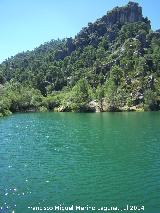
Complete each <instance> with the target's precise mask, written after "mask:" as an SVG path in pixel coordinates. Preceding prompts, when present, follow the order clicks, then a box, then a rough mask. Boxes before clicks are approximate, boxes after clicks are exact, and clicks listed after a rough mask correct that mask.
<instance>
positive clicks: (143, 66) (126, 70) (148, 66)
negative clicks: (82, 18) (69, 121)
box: [0, 2, 160, 116]
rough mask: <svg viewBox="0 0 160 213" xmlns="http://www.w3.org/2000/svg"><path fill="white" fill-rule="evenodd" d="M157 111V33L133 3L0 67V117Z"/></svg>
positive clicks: (159, 101)
mask: <svg viewBox="0 0 160 213" xmlns="http://www.w3.org/2000/svg"><path fill="white" fill-rule="evenodd" d="M62 30H63V29H62ZM159 109H160V31H159V30H157V31H155V32H154V31H153V30H152V28H151V23H150V21H149V20H148V18H144V17H143V15H142V8H141V7H140V6H139V5H138V4H137V3H134V2H129V3H128V4H127V5H126V6H124V7H116V8H114V9H113V10H112V11H110V12H108V13H107V14H106V15H104V16H103V17H102V18H100V19H98V20H97V21H96V22H95V23H88V26H87V27H85V28H83V29H82V30H81V31H80V32H79V33H78V34H77V35H76V36H75V38H67V39H63V40H52V41H50V42H47V43H45V44H43V45H41V46H39V47H38V48H35V49H34V50H33V51H27V52H23V53H19V54H17V55H15V56H14V57H11V58H9V59H7V60H5V61H4V62H3V63H2V64H1V65H0V116H3V115H8V114H10V113H11V112H19V111H46V110H51V111H53V110H54V111H76V112H83V111H131V110H159Z"/></svg>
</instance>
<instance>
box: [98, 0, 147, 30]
mask: <svg viewBox="0 0 160 213" xmlns="http://www.w3.org/2000/svg"><path fill="white" fill-rule="evenodd" d="M102 19H103V20H104V21H105V23H106V24H107V25H108V27H112V26H113V25H114V24H116V23H121V24H124V23H127V22H137V21H142V19H143V16H142V8H141V7H140V6H139V5H138V4H137V3H135V2H129V3H128V4H127V5H126V6H125V7H116V8H114V9H113V10H112V11H110V12H108V13H107V15H106V16H104V17H103V18H102Z"/></svg>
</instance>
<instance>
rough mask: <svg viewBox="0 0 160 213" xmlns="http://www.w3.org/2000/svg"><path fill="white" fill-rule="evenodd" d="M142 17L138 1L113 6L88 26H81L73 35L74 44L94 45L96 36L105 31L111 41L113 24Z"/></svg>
mask: <svg viewBox="0 0 160 213" xmlns="http://www.w3.org/2000/svg"><path fill="white" fill-rule="evenodd" d="M143 19H144V18H143V15H142V8H141V7H140V6H139V4H138V3H135V2H129V3H128V4H127V5H126V6H124V7H115V8H114V9H113V10H111V11H109V12H108V13H107V14H106V15H105V16H103V17H102V18H100V19H98V20H97V21H96V22H94V23H89V24H88V27H85V28H83V29H82V30H81V31H80V33H79V34H77V36H76V37H75V41H74V44H75V46H76V47H82V46H84V45H88V44H89V45H93V46H96V45H97V43H98V40H97V39H96V38H97V37H101V36H104V35H105V34H106V33H107V35H108V37H109V41H110V42H112V41H113V40H114V38H115V36H116V35H115V29H114V26H115V25H123V24H126V23H133V22H139V21H143Z"/></svg>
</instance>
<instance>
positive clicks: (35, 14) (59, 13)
mask: <svg viewBox="0 0 160 213" xmlns="http://www.w3.org/2000/svg"><path fill="white" fill-rule="evenodd" d="M135 2H139V4H140V5H141V6H142V7H143V14H144V16H148V17H149V19H150V20H151V21H152V28H153V29H154V30H155V29H158V28H160V22H159V20H160V12H159V11H160V0H154V1H151V0H136V1H135ZM126 3H128V1H126V0H0V27H1V32H0V62H1V61H3V60H4V59H6V58H8V57H10V56H12V55H15V54H16V53H18V52H22V51H26V50H32V49H34V48H35V47H37V46H39V45H40V44H42V43H44V42H47V41H50V40H51V39H57V38H64V37H71V36H72V37H73V36H75V35H76V34H77V33H78V32H79V31H80V30H81V28H82V27H84V26H87V24H88V22H93V21H95V20H96V19H97V18H100V17H101V16H103V15H104V14H106V12H107V11H108V10H111V9H112V8H113V7H115V6H121V5H125V4H126Z"/></svg>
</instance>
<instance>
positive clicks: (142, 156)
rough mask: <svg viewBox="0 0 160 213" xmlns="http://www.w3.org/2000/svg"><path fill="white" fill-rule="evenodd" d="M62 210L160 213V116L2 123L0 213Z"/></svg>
mask: <svg viewBox="0 0 160 213" xmlns="http://www.w3.org/2000/svg"><path fill="white" fill-rule="evenodd" d="M60 204H61V205H62V206H66V207H67V206H72V205H74V208H75V206H76V205H77V206H87V205H89V206H92V207H93V206H96V210H95V211H92V212H96V213H97V212H105V211H103V210H101V211H100V210H98V209H99V208H101V207H105V206H108V207H110V206H118V207H119V208H122V209H121V210H122V211H121V212H145V213H160V113H159V112H145V113H94V114H89V113H84V114H83V113H80V114H78V113H30V114H15V115H13V116H10V117H5V118H1V119H0V207H1V208H2V209H0V212H8V213H11V212H15V213H30V212H60V211H58V210H57V211H45V209H44V207H47V206H50V207H52V206H55V205H60ZM127 204H128V205H136V206H140V207H141V206H144V207H145V210H144V211H127V210H126V211H125V210H123V209H124V208H126V205H127ZM34 206H36V207H43V210H40V211H33V210H34V209H32V208H28V207H34ZM61 212H67V210H65V211H61ZM70 212H80V211H75V210H74V211H70ZM81 212H91V211H87V209H85V211H81ZM108 212H113V211H108ZM115 212H118V211H115Z"/></svg>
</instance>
